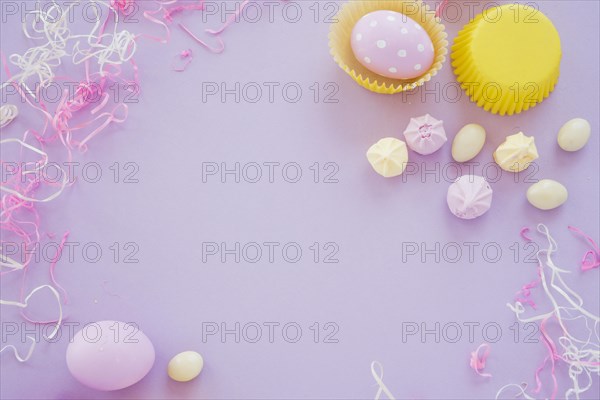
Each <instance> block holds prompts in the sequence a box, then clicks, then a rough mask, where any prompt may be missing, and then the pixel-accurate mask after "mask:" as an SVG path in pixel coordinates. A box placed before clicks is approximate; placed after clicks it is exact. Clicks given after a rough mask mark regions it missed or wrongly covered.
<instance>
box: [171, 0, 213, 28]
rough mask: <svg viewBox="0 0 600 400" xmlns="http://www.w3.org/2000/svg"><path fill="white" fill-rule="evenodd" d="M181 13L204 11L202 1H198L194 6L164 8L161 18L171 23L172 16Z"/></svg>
mask: <svg viewBox="0 0 600 400" xmlns="http://www.w3.org/2000/svg"><path fill="white" fill-rule="evenodd" d="M183 11H204V0H199V1H198V2H197V3H195V4H190V5H184V6H175V7H170V8H166V9H165V10H164V16H163V18H164V19H165V21H167V22H169V23H171V22H173V16H174V15H176V14H179V13H181V12H183Z"/></svg>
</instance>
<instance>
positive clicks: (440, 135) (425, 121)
mask: <svg viewBox="0 0 600 400" xmlns="http://www.w3.org/2000/svg"><path fill="white" fill-rule="evenodd" d="M404 137H405V138H406V143H407V144H408V147H410V149H411V150H412V151H414V152H417V153H419V154H423V155H427V154H431V153H434V152H436V151H438V150H439V149H440V147H442V146H443V145H444V143H446V141H447V140H448V139H447V138H446V131H445V130H444V122H443V121H439V120H437V119H435V118H433V117H432V116H431V115H429V114H425V115H423V116H421V117H418V118H411V119H410V122H409V124H408V126H407V127H406V130H405V131H404Z"/></svg>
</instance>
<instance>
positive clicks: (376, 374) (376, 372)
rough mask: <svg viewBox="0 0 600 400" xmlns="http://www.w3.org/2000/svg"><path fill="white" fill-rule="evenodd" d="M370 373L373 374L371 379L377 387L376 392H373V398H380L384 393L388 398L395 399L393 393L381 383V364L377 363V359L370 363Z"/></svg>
mask: <svg viewBox="0 0 600 400" xmlns="http://www.w3.org/2000/svg"><path fill="white" fill-rule="evenodd" d="M371 375H373V379H375V382H376V383H377V386H379V388H378V389H377V393H376V394H375V400H379V399H381V395H382V394H385V395H386V396H387V398H388V399H389V400H395V398H394V395H393V394H392V392H390V390H389V389H388V388H387V386H385V383H383V366H382V365H381V364H380V363H379V361H373V362H372V363H371Z"/></svg>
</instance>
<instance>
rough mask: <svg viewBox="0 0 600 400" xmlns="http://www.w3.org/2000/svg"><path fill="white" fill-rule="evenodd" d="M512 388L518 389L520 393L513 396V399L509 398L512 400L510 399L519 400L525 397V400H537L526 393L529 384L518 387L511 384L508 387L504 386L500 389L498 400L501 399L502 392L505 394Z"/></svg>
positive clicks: (497, 393)
mask: <svg viewBox="0 0 600 400" xmlns="http://www.w3.org/2000/svg"><path fill="white" fill-rule="evenodd" d="M511 387H514V388H518V389H519V392H518V393H517V394H515V395H513V396H511V397H508V398H510V399H516V398H519V397H521V396H523V398H524V399H527V400H535V399H534V398H533V397H531V396H529V395H528V394H527V393H526V392H525V390H526V389H527V384H526V383H522V384H520V385H517V384H516V383H509V384H508V385H504V386H502V387H501V388H500V390H498V392H496V400H498V399H500V398H501V397H500V395H501V394H502V392H504V391H505V390H506V389H508V388H511ZM502 398H506V397H502Z"/></svg>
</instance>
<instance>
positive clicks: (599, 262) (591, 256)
mask: <svg viewBox="0 0 600 400" xmlns="http://www.w3.org/2000/svg"><path fill="white" fill-rule="evenodd" d="M568 228H569V230H570V231H571V232H574V233H576V234H578V235H580V236H582V237H583V238H584V239H585V240H587V241H588V243H589V244H590V245H591V246H592V250H589V251H588V252H586V253H585V255H584V256H583V259H582V260H581V270H582V271H584V272H585V271H589V270H590V269H594V268H598V266H600V248H598V245H597V244H596V242H594V240H593V239H592V238H591V237H589V236H588V235H586V234H585V233H584V232H583V231H582V230H581V229H579V228H575V227H573V226H569V227H568Z"/></svg>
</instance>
